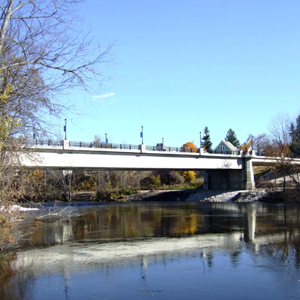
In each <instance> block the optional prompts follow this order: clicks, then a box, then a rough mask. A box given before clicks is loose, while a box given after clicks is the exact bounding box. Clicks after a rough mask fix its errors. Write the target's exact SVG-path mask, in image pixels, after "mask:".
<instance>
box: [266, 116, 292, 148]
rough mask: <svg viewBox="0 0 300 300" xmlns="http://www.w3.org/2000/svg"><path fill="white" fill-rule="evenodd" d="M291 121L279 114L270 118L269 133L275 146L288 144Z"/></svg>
mask: <svg viewBox="0 0 300 300" xmlns="http://www.w3.org/2000/svg"><path fill="white" fill-rule="evenodd" d="M290 125H291V120H290V118H289V116H288V115H287V114H285V113H280V114H278V115H277V116H275V117H274V118H272V120H271V122H270V124H269V131H270V134H271V138H272V141H273V143H274V144H275V146H278V147H279V146H283V145H288V144H289V142H290V134H289V133H290Z"/></svg>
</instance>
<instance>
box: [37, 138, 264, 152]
mask: <svg viewBox="0 0 300 300" xmlns="http://www.w3.org/2000/svg"><path fill="white" fill-rule="evenodd" d="M33 145H39V146H61V147H62V146H64V140H34V141H33ZM69 145H70V147H83V148H94V149H97V148H99V149H116V150H117V149H120V150H140V149H141V145H133V144H116V143H99V142H90V143H87V142H78V141H69ZM145 150H146V151H158V152H186V153H199V149H192V148H189V147H167V146H165V145H163V144H157V145H156V146H150V145H145ZM204 152H205V153H209V154H224V155H240V151H220V150H218V151H216V150H209V151H207V150H204ZM248 154H252V151H249V153H248ZM255 155H256V156H264V153H263V152H261V151H260V152H256V153H255Z"/></svg>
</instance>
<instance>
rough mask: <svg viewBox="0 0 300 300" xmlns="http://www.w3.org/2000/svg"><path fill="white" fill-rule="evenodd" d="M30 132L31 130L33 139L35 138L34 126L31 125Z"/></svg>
mask: <svg viewBox="0 0 300 300" xmlns="http://www.w3.org/2000/svg"><path fill="white" fill-rule="evenodd" d="M32 132H33V136H32V137H33V140H35V128H34V126H33V127H32Z"/></svg>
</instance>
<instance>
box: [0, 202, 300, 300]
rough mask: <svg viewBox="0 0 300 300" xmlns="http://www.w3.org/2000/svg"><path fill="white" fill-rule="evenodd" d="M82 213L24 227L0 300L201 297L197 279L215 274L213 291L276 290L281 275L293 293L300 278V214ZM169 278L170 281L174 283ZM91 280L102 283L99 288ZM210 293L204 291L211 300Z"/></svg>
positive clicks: (199, 209)
mask: <svg viewBox="0 0 300 300" xmlns="http://www.w3.org/2000/svg"><path fill="white" fill-rule="evenodd" d="M77 214H78V216H77V217H69V218H63V219H60V220H57V219H56V220H49V219H48V220H47V222H35V223H32V224H28V225H26V226H25V225H24V226H23V228H22V230H23V239H21V240H20V242H19V246H18V247H19V249H18V251H16V252H15V253H14V252H11V251H6V252H4V253H2V255H1V260H0V271H1V278H0V279H1V280H0V286H1V288H0V292H1V294H2V295H5V297H4V298H3V299H22V298H24V297H25V298H31V297H30V295H32V294H34V295H36V297H32V298H37V299H38V295H42V293H43V291H44V292H45V290H47V291H48V292H49V295H51V297H50V296H49V299H50V298H55V297H58V298H61V297H62V294H63V295H64V298H68V297H70V299H79V298H80V296H83V295H82V294H80V293H79V294H78V296H77V297H76V296H74V294H72V293H74V291H75V290H76V289H75V286H76V285H78V286H80V285H81V284H85V286H86V288H88V287H89V288H90V289H96V290H97V289H98V294H99V295H100V294H101V291H100V290H99V289H102V290H105V291H106V292H107V293H108V292H109V293H112V298H114V296H113V295H115V298H122V295H124V293H123V294H122V291H121V289H124V288H125V287H124V286H123V284H125V283H124V282H126V283H127V284H128V285H129V286H130V287H131V288H132V289H133V290H135V291H136V294H135V295H137V297H136V299H137V298H138V296H139V297H141V296H142V297H144V294H141V293H145V291H146V292H147V293H150V294H151V291H152V293H153V291H154V290H155V289H154V288H153V286H159V287H160V289H161V291H162V292H161V293H162V294H163V295H164V296H167V297H168V296H170V295H169V294H166V293H165V292H164V291H166V290H167V289H169V288H171V287H172V288H173V289H175V290H176V289H178V291H180V292H182V293H183V292H184V293H190V291H193V290H194V291H195V293H196V294H197V293H198V294H197V295H198V296H199V293H200V291H199V290H197V288H198V289H200V287H199V284H198V285H197V284H196V283H195V284H194V285H193V282H194V280H195V277H196V278H198V280H200V281H201V282H202V281H203V282H206V280H208V278H210V276H214V279H213V280H214V282H215V283H216V284H219V285H220V287H223V288H228V287H232V293H233V291H234V289H235V286H232V284H233V283H232V280H236V281H239V280H240V281H241V284H244V285H247V283H246V279H245V276H246V277H247V276H248V277H249V278H247V280H258V279H257V278H259V280H260V281H261V282H264V280H269V279H270V278H273V279H274V280H278V282H280V280H283V279H282V276H283V275H284V278H285V279H284V280H286V281H287V283H286V284H290V282H292V283H294V285H295V284H296V283H298V280H299V276H300V274H299V263H300V260H299V256H300V255H299V253H300V252H299V250H300V237H299V224H300V222H299V207H298V206H283V205H263V204H257V203H256V204H249V205H247V204H234V203H222V204H209V203H204V204H166V203H163V204H157V203H152V204H145V203H143V204H130V205H101V206H86V207H81V208H78V213H77ZM49 244H50V245H52V246H51V247H49V246H47V245H49ZM55 245H56V246H55ZM169 270H172V272H173V273H174V274H173V273H172V274H173V275H171V274H170V273H169ZM233 270H236V272H237V273H235V272H232V271H233ZM260 270H263V274H264V275H265V277H262V273H261V271H260ZM114 274H118V276H115V275H114ZM137 274H138V275H137ZM226 274H228V275H226ZM238 274H239V275H238ZM122 276H123V277H122ZM136 276H138V277H136ZM163 276H168V277H170V278H173V281H174V283H173V284H172V283H171V282H170V281H169V279H168V278H165V279H162V278H164V277H163ZM243 276H244V277H243ZM127 277H128V278H131V279H132V282H128V280H129V279H127ZM79 278H81V279H79ZM91 278H94V279H96V278H98V283H97V284H96V283H95V280H94V279H93V280H91ZM105 278H106V279H105ZM120 278H122V280H123V281H124V282H123V281H120V280H121V279H120ZM137 278H138V279H137ZM280 278H281V279H280ZM158 279H160V280H161V281H162V282H160V281H158ZM178 280H181V281H183V282H184V283H185V285H186V287H185V286H184V285H182V284H181V283H180V284H179V283H178ZM163 281H165V285H164V284H163ZM46 282H48V283H46ZM266 282H267V281H266ZM266 282H265V283H266ZM50 283H51V284H54V283H55V285H57V290H55V289H54V286H51V284H50ZM176 283H177V284H176ZM150 284H151V286H152V289H151V288H150V287H149V285H150ZM236 284H238V283H236ZM257 284H258V285H259V282H258V283H257ZM116 285H120V287H119V288H116ZM278 285H280V284H278ZM294 285H289V287H290V290H289V293H292V295H293V296H297V297H298V296H299V297H300V295H299V292H298V290H299V289H298V286H297V285H295V286H294ZM298 285H299V284H298ZM208 286H210V282H207V287H208ZM187 287H189V289H187ZM207 287H205V286H201V289H202V290H204V291H205V293H206V294H207V293H208V295H209V291H208V290H207V289H208V288H207ZM86 288H85V291H87V290H86ZM211 288H212V287H211ZM248 288H249V289H250V287H248ZM262 288H263V287H262ZM294 288H295V290H294ZM114 289H116V290H114ZM117 290H119V291H117ZM212 290H213V288H212ZM123 292H124V291H123ZM214 292H216V290H214ZM244 292H245V291H244ZM267 292H270V291H269V290H268V289H266V291H265V293H267ZM276 292H277V293H278V295H280V296H282V295H285V294H284V293H286V291H285V290H280V291H278V290H276V288H275V299H276ZM252 293H254V292H252ZM280 293H281V294H280ZM71 296H73V297H71ZM190 296H191V298H193V295H190ZM194 296H195V295H194ZM239 296H241V294H239ZM252 296H255V295H254V294H252ZM194 298H195V297H194ZM45 299H48V298H47V297H45ZM133 299H134V296H133ZM278 299H279V298H278Z"/></svg>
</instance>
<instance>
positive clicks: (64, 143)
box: [63, 140, 70, 149]
mask: <svg viewBox="0 0 300 300" xmlns="http://www.w3.org/2000/svg"><path fill="white" fill-rule="evenodd" d="M69 147H70V141H68V140H63V148H64V149H66V148H69Z"/></svg>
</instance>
